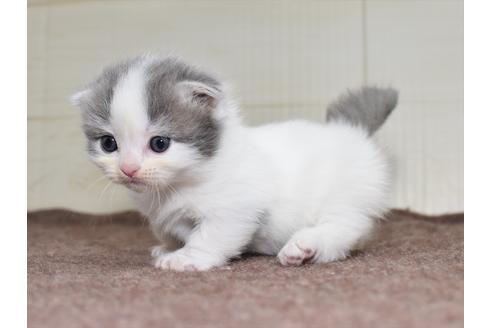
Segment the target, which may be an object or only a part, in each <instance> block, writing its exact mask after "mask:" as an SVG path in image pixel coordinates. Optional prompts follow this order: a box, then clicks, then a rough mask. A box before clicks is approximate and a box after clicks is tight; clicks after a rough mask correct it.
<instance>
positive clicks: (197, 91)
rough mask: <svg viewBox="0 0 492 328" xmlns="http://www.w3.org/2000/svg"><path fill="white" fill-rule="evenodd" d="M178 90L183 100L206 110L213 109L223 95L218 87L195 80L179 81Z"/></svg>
mask: <svg viewBox="0 0 492 328" xmlns="http://www.w3.org/2000/svg"><path fill="white" fill-rule="evenodd" d="M178 91H179V94H180V96H181V98H182V100H183V101H185V102H187V103H189V104H192V105H194V106H198V107H200V108H204V109H208V110H211V109H215V108H216V107H217V105H218V104H219V102H220V100H221V99H222V96H223V95H222V91H221V90H219V89H218V88H216V87H212V86H209V85H206V84H204V83H201V82H196V81H183V82H179V83H178Z"/></svg>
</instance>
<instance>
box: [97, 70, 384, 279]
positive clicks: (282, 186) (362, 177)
mask: <svg viewBox="0 0 492 328" xmlns="http://www.w3.org/2000/svg"><path fill="white" fill-rule="evenodd" d="M198 87H201V86H198ZM143 92H145V90H144V87H143V84H142V77H141V72H139V71H138V70H132V71H130V73H129V74H128V76H127V77H126V78H125V79H123V80H122V81H121V82H120V83H119V85H118V86H117V87H116V89H115V94H114V98H113V99H114V100H113V102H112V104H111V120H112V121H111V122H112V123H111V127H108V129H110V132H111V133H112V134H113V135H114V136H115V138H116V139H117V140H118V147H119V151H118V152H115V153H111V154H107V153H104V152H103V151H100V152H98V153H97V154H95V155H93V160H94V161H95V162H96V163H97V164H98V165H99V166H100V167H102V168H103V169H104V170H105V172H106V173H107V174H108V176H109V177H110V178H112V179H113V180H115V181H117V182H120V183H124V184H127V185H128V186H129V187H130V189H132V190H133V191H132V195H133V197H134V199H135V200H136V202H137V204H138V208H139V209H140V211H141V212H142V213H143V214H144V215H145V216H147V217H148V218H149V220H150V224H151V227H152V230H153V232H154V233H155V235H156V237H157V238H159V240H160V241H161V244H160V245H158V246H156V247H155V248H154V249H153V250H152V256H153V258H154V264H155V266H156V267H158V268H162V269H170V270H178V271H183V270H208V269H211V268H213V267H220V266H223V265H224V264H226V263H227V262H228V261H229V260H230V259H232V258H234V257H237V256H239V255H240V254H241V253H243V252H245V251H254V252H258V253H261V254H268V255H277V256H278V259H279V261H280V263H281V264H283V265H301V264H303V263H306V262H314V263H320V262H328V261H335V260H340V259H343V258H345V257H346V256H347V255H348V254H349V251H350V250H351V249H353V247H354V246H355V245H356V244H357V243H358V242H359V241H361V240H362V239H364V238H366V237H367V236H368V234H369V233H370V231H371V228H372V227H373V225H374V221H375V219H376V218H377V217H379V216H381V215H382V214H383V212H384V211H385V210H386V208H387V205H386V189H387V188H386V186H387V182H388V175H387V166H386V161H385V159H384V158H383V156H382V154H381V152H380V150H379V149H378V147H376V145H375V144H374V143H373V141H371V140H370V138H369V137H368V133H367V132H366V131H365V130H363V129H362V128H358V127H355V126H351V125H350V124H348V123H344V122H343V121H339V122H332V123H328V124H317V123H310V122H305V121H291V122H285V123H278V124H270V125H265V126H261V127H247V126H244V125H243V124H242V122H241V119H240V117H239V115H238V110H237V108H236V106H235V105H234V104H233V102H231V101H230V100H229V99H227V97H224V98H223V99H220V100H219V103H218V105H217V108H215V109H214V115H215V116H216V118H217V119H218V120H220V121H221V122H222V125H223V127H224V131H223V133H222V135H221V139H220V140H221V141H220V146H219V149H218V152H217V154H215V155H214V156H213V157H211V158H209V159H206V160H205V159H203V158H201V157H200V156H198V154H197V152H196V150H195V149H194V148H192V147H191V146H189V145H186V144H184V143H183V144H182V143H178V142H173V143H172V145H171V147H170V148H169V149H168V150H167V151H166V152H165V153H162V154H155V153H153V152H152V151H150V150H149V149H148V145H147V144H148V140H149V138H150V137H151V136H152V135H153V133H152V130H153V127H152V126H151V123H149V121H148V120H147V119H146V113H145V106H146V105H145V100H144V99H145V97H143V96H142V93H143ZM128 162H131V164H132V165H137V166H138V167H139V168H140V169H139V172H138V175H137V176H136V177H137V178H138V179H139V181H141V183H134V182H133V181H129V180H128V178H127V177H125V176H124V175H123V174H122V173H121V171H120V169H119V167H121V165H125V164H128ZM149 186H150V187H149Z"/></svg>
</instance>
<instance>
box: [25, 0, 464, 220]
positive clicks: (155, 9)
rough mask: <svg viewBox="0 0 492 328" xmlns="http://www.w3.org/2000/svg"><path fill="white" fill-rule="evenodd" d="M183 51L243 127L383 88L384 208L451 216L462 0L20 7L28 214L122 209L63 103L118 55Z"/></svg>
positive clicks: (459, 191)
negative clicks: (207, 73)
mask: <svg viewBox="0 0 492 328" xmlns="http://www.w3.org/2000/svg"><path fill="white" fill-rule="evenodd" d="M143 51H158V52H161V53H173V54H177V55H180V56H183V57H184V58H186V59H187V60H189V61H191V62H194V63H196V64H198V65H201V66H204V67H207V68H212V69H213V70H215V71H216V72H217V73H219V75H220V76H222V77H224V78H226V79H227V80H229V81H231V82H232V83H233V85H234V86H235V92H236V94H237V95H238V97H239V99H240V103H241V105H242V108H243V110H244V112H245V116H246V119H247V121H248V122H249V123H251V124H259V123H263V122H270V121H274V120H283V119H288V118H291V117H302V118H307V119H313V120H319V121H321V120H323V116H324V111H325V107H326V104H327V103H328V102H329V101H330V100H332V99H333V98H334V97H336V96H337V95H338V94H339V93H340V92H342V91H343V90H345V89H346V88H347V87H357V86H360V85H362V84H367V83H370V84H373V83H374V84H379V85H383V86H384V85H389V84H391V85H393V86H395V87H397V88H398V89H399V90H400V104H399V107H398V108H397V110H396V111H395V113H394V114H393V116H392V117H391V118H390V119H389V120H388V122H387V123H386V125H385V126H384V128H383V129H382V130H381V131H380V132H379V133H378V135H377V139H378V142H379V143H380V144H381V145H383V146H385V147H386V149H387V151H388V153H389V154H390V156H391V158H392V162H393V166H394V177H395V183H394V189H393V196H392V199H393V206H395V207H410V208H412V209H414V210H418V211H422V212H426V213H442V212H452V211H459V210H463V3H462V1H454V0H441V1H431V0H428V1H423V0H422V1H420V0H388V1H379V0H365V1H363V0H361V1H356V0H338V1H337V0H332V1H330V0H327V1H315V0H303V1H301V0H299V1H259V0H247V1H246V0H244V1H227V0H186V1H183V0H173V1H167V0H166V1H154V0H140V1H137V0H135V1H120V0H106V1H89V0H87V1H84V0H66V1H62V0H51V1H50V0H45V1H42V0H30V1H28V63H27V64H28V122H27V124H28V207H29V209H38V208H46V207H69V208H73V209H76V210H82V211H89V212H109V211H115V210H121V209H127V208H131V207H132V204H131V202H129V201H128V199H127V197H126V195H125V191H124V190H123V189H122V188H120V187H118V186H113V185H108V182H107V180H105V179H104V178H101V174H100V172H99V171H98V170H97V169H96V168H95V167H94V166H93V165H92V164H90V163H89V161H88V160H87V158H86V155H85V153H84V147H85V143H84V139H83V136H82V133H81V131H80V129H79V120H78V113H77V111H76V110H75V109H74V108H71V106H70V105H69V102H68V97H69V95H70V94H71V93H73V92H74V91H76V90H77V89H78V88H80V87H81V86H82V85H83V84H84V83H86V82H87V81H88V80H89V79H91V78H92V77H94V76H95V74H97V73H98V72H99V70H100V69H101V67H102V66H104V65H105V64H107V63H110V62H113V61H114V60H116V59H121V58H125V57H127V56H130V55H134V54H138V53H141V52H143Z"/></svg>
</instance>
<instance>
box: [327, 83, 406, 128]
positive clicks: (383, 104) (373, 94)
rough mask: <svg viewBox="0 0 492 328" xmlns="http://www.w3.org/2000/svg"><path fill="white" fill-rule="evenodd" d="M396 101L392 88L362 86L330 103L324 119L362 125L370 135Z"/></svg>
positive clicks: (386, 116)
mask: <svg viewBox="0 0 492 328" xmlns="http://www.w3.org/2000/svg"><path fill="white" fill-rule="evenodd" d="M397 102H398V92H397V91H396V90H395V89H393V88H378V87H363V88H361V89H359V90H356V91H348V92H347V93H346V94H344V95H342V96H340V97H339V98H338V99H337V100H336V101H335V102H333V103H332V104H330V105H329V106H328V111H327V114H326V119H327V121H336V120H343V121H347V122H349V123H352V124H354V125H358V126H362V127H364V128H366V129H367V131H368V132H369V134H370V135H372V134H373V133H374V132H376V131H377V129H379V127H380V126H381V125H383V123H384V122H385V121H386V119H387V118H388V116H389V115H390V114H391V112H392V111H393V109H394V108H395V107H396V104H397Z"/></svg>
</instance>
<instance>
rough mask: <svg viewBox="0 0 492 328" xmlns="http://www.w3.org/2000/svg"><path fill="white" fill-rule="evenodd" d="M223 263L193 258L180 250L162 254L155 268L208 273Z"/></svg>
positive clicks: (157, 258) (155, 260) (158, 257)
mask: <svg viewBox="0 0 492 328" xmlns="http://www.w3.org/2000/svg"><path fill="white" fill-rule="evenodd" d="M219 265H221V263H218V262H217V261H211V260H207V259H204V258H198V257H194V256H191V255H190V254H188V253H187V252H185V251H184V250H182V249H180V250H177V251H174V252H172V253H167V254H161V255H158V256H156V257H155V258H154V266H155V267H156V268H158V269H162V270H173V271H206V270H210V269H211V268H213V267H216V266H219Z"/></svg>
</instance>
